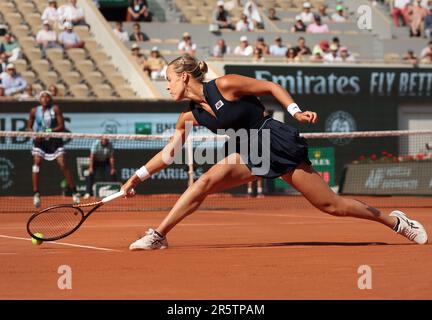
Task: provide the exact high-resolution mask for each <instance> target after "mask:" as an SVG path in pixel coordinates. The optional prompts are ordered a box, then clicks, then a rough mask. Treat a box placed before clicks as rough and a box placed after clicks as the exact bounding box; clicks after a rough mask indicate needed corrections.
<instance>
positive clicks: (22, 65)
mask: <svg viewBox="0 0 432 320" xmlns="http://www.w3.org/2000/svg"><path fill="white" fill-rule="evenodd" d="M14 64H15V68H16V71H17V72H18V73H23V72H24V71H26V70H27V67H28V66H27V61H25V60H24V59H19V60H16V61H15V62H14Z"/></svg>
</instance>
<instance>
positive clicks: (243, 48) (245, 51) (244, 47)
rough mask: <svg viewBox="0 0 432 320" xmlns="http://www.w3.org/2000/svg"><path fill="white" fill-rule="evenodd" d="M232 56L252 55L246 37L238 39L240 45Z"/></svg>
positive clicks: (251, 49)
mask: <svg viewBox="0 0 432 320" xmlns="http://www.w3.org/2000/svg"><path fill="white" fill-rule="evenodd" d="M234 54H236V55H239V56H250V55H252V54H253V48H252V46H251V45H250V44H249V42H248V38H247V37H246V36H241V37H240V45H238V46H237V47H236V48H235V49H234Z"/></svg>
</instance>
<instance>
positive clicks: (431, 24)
mask: <svg viewBox="0 0 432 320" xmlns="http://www.w3.org/2000/svg"><path fill="white" fill-rule="evenodd" d="M424 33H425V36H426V38H428V39H432V4H431V6H430V7H429V12H428V14H427V16H426V17H425V18H424Z"/></svg>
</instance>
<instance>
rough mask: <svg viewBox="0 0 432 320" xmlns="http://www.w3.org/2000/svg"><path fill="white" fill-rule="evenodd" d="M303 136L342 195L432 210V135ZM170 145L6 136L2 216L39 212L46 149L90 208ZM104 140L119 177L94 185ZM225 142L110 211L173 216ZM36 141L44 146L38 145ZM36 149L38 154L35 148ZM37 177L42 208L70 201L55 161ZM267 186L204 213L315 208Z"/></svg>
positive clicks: (228, 194)
mask: <svg viewBox="0 0 432 320" xmlns="http://www.w3.org/2000/svg"><path fill="white" fill-rule="evenodd" d="M303 136H304V137H305V138H306V139H307V140H308V144H309V158H310V160H311V161H312V163H313V165H314V167H315V169H316V170H317V171H318V172H319V174H320V175H321V176H322V177H323V179H324V180H325V181H326V182H327V183H328V184H329V185H330V186H331V187H332V188H333V189H334V190H335V191H336V192H339V193H341V194H344V195H349V196H354V197H355V198H358V199H360V200H361V199H365V201H367V202H369V203H370V204H372V205H374V206H377V207H431V206H432V197H431V196H432V130H422V131H368V132H337V133H328V132H327V133H305V134H303ZM169 138H170V136H169V135H159V136H156V135H125V134H84V133H35V132H23V131H0V212H32V211H34V207H33V202H32V196H33V191H32V168H33V161H34V160H33V155H35V154H36V155H38V156H45V157H47V154H43V153H44V152H45V151H47V150H46V149H44V148H46V147H47V146H46V145H48V149H49V148H50V147H52V144H54V145H55V146H56V147H59V146H60V147H61V146H62V145H63V147H64V151H65V154H64V159H65V162H66V164H67V166H68V167H69V169H70V172H71V174H72V177H73V180H74V183H75V184H76V186H77V189H78V191H79V192H80V193H81V194H82V195H83V196H84V195H85V194H86V193H90V194H92V195H91V198H90V199H89V201H91V200H93V199H94V197H103V196H106V195H109V194H110V193H112V192H115V191H116V190H117V189H118V188H119V187H120V186H121V184H122V183H124V182H125V181H126V180H127V179H128V178H129V177H130V176H131V175H132V174H133V173H134V172H135V171H136V170H137V169H138V168H139V167H140V166H141V165H143V164H144V163H145V162H146V161H147V160H149V159H150V158H151V157H152V156H154V155H155V154H156V153H157V152H159V151H160V150H161V149H162V148H163V146H164V145H165V144H166V143H167V141H168V140H169ZM104 139H106V140H107V141H109V143H110V144H111V146H112V149H113V157H114V161H115V165H114V167H115V169H116V172H115V174H114V175H110V173H112V172H110V170H109V168H108V169H106V168H105V167H103V168H102V169H100V167H99V168H98V170H96V169H95V171H94V177H93V178H94V180H93V181H90V182H92V183H89V170H88V167H89V161H90V153H91V150H92V149H93V150H94V149H95V148H97V147H96V146H97V145H98V144H100V142H101V140H104ZM227 139H228V138H227V137H226V136H215V135H213V136H212V135H205V136H204V135H194V134H191V135H190V136H189V138H188V140H187V141H186V143H185V145H184V147H183V149H182V151H181V152H179V153H178V157H176V160H175V161H174V163H173V164H172V165H170V166H168V167H167V168H165V169H164V170H162V171H161V172H159V173H157V174H155V175H153V176H152V177H151V179H149V180H148V181H146V182H144V183H142V184H140V185H139V187H138V188H137V194H138V195H137V196H136V197H134V198H133V199H130V200H128V202H127V205H125V203H124V202H118V203H117V204H116V203H115V202H114V203H113V204H110V206H109V210H114V211H120V210H133V211H149V210H168V209H169V208H171V207H172V205H173V204H174V203H175V201H176V200H177V199H178V197H179V195H180V194H181V193H182V192H183V191H184V190H185V189H186V188H187V186H188V184H190V183H192V182H193V181H194V180H196V179H198V178H199V177H200V176H201V175H202V174H203V173H204V172H206V171H207V170H208V169H209V168H210V167H211V166H212V164H213V163H214V162H216V161H217V160H218V159H219V158H217V157H218V150H220V149H221V148H222V146H223V145H224V143H225V142H226V140H227ZM35 141H39V142H38V143H37V144H35ZM41 141H42V144H45V147H44V148H42V149H43V150H41V148H39V147H40V145H41ZM53 141H57V144H56V143H53ZM58 143H60V144H58ZM35 145H36V146H37V147H38V148H36V149H34V146H35ZM102 149H103V148H102ZM48 151H50V150H48ZM51 151H52V150H51ZM32 152H33V155H32ZM97 152H102V153H103V152H105V153H106V152H107V151H101V150H99V151H97ZM47 153H48V152H47ZM105 155H106V154H105ZM203 159H204V160H207V161H203ZM212 159H213V162H212V161H211V160H212ZM208 160H210V161H208ZM39 170H40V172H39V180H40V181H39V191H40V194H41V196H42V206H43V207H45V206H48V205H51V204H56V203H69V202H71V197H70V193H71V190H70V189H69V188H68V185H67V183H66V180H65V178H64V175H63V173H62V171H61V170H60V169H59V166H58V165H57V161H56V160H54V161H43V162H42V164H41V166H40V168H39ZM96 171H97V172H96ZM262 183H263V189H264V195H265V196H264V197H254V196H253V195H256V185H255V184H254V186H253V188H254V194H253V195H252V196H250V195H248V194H247V186H240V187H236V188H233V189H230V190H227V191H225V192H224V193H221V194H217V195H211V196H209V197H208V198H207V199H206V200H205V202H204V203H203V205H202V209H213V210H217V209H224V210H235V209H239V210H243V209H250V208H254V209H259V208H263V209H283V208H286V207H287V206H295V207H303V206H309V204H307V202H306V201H305V200H304V199H303V197H301V196H300V195H298V193H297V192H296V191H295V190H294V189H293V188H292V187H291V186H289V185H288V184H286V183H285V182H284V181H282V180H281V179H264V180H263V182H262ZM89 185H90V187H89ZM89 191H90V192H89ZM82 201H86V200H84V199H82Z"/></svg>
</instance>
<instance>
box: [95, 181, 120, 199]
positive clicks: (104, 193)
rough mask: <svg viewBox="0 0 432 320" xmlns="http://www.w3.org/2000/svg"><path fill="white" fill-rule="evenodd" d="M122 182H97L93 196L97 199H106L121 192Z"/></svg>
mask: <svg viewBox="0 0 432 320" xmlns="http://www.w3.org/2000/svg"><path fill="white" fill-rule="evenodd" d="M121 186H122V185H121V183H120V182H96V183H95V184H94V185H93V194H94V196H95V197H97V198H104V197H108V196H110V195H112V194H113V193H116V192H118V191H120V188H121Z"/></svg>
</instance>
